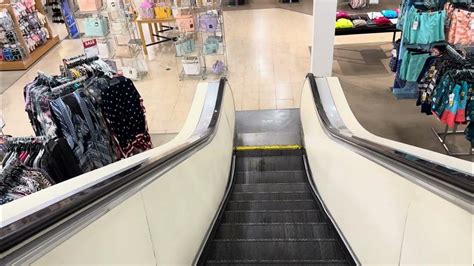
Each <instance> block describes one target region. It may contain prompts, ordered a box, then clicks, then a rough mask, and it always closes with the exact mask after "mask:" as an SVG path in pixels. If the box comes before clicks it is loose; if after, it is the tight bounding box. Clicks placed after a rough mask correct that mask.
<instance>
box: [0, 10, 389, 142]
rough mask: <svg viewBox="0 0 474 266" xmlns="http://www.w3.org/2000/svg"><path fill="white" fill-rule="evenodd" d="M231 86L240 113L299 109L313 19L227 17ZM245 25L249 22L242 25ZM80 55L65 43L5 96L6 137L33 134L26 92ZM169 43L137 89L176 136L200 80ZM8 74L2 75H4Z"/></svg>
mask: <svg viewBox="0 0 474 266" xmlns="http://www.w3.org/2000/svg"><path fill="white" fill-rule="evenodd" d="M224 17H225V25H226V33H227V39H226V41H227V52H228V62H229V69H230V72H229V77H228V78H229V83H230V85H231V87H232V90H233V93H234V97H235V104H236V109H237V110H265V109H286V108H298V107H299V105H300V94H301V90H302V86H303V82H304V77H305V75H306V73H308V72H309V71H310V53H309V46H310V45H311V25H312V24H311V23H312V18H311V16H308V15H305V14H301V13H297V12H292V11H288V10H284V9H280V8H273V9H258V10H244V11H232V12H225V13H224ZM244 22H245V23H244ZM380 38H383V39H388V40H390V38H391V35H390V34H389V35H384V34H374V35H370V36H341V37H338V38H336V43H352V42H360V41H364V42H368V41H376V40H379V39H380ZM80 51H82V43H81V41H80V40H64V41H62V42H61V43H60V44H59V45H58V46H56V47H55V48H53V49H52V50H51V51H50V52H49V53H48V54H47V55H45V56H44V57H43V58H42V59H41V60H40V61H39V62H38V63H37V64H35V65H34V66H33V67H31V69H29V70H28V71H27V72H26V74H25V75H23V76H21V77H20V78H19V79H18V80H17V81H16V82H15V83H14V84H13V85H12V86H11V87H10V88H9V89H7V90H6V91H5V92H4V93H3V115H4V118H5V121H6V123H7V125H6V128H5V133H7V134H10V135H15V136H27V135H30V134H32V133H33V132H32V129H31V125H30V124H29V120H28V118H27V114H26V112H24V111H23V109H24V101H23V88H24V86H25V85H26V84H28V83H29V82H31V81H33V79H34V78H35V77H36V75H37V73H38V71H39V70H41V71H43V72H46V73H59V65H60V64H61V60H62V59H63V58H67V57H71V56H74V55H77V54H79V53H80ZM174 55H175V51H174V48H173V46H172V45H171V44H170V43H164V44H163V45H160V46H153V47H152V48H150V50H149V56H148V59H147V62H148V67H149V73H148V75H147V76H146V78H145V79H144V80H141V81H136V82H134V83H135V86H137V89H138V90H139V92H140V94H141V96H142V97H143V99H144V104H145V107H146V111H147V114H146V115H147V121H148V126H149V129H150V130H149V131H150V133H152V134H155V133H156V134H163V133H176V132H179V131H180V129H181V127H182V126H183V124H184V121H185V119H186V117H187V114H188V112H189V110H190V107H191V102H192V100H193V97H194V92H195V89H196V84H197V83H198V80H186V81H179V80H178V70H177V66H176V60H175V56H174ZM4 73H5V72H2V74H4Z"/></svg>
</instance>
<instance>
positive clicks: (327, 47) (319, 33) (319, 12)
mask: <svg viewBox="0 0 474 266" xmlns="http://www.w3.org/2000/svg"><path fill="white" fill-rule="evenodd" d="M336 10H337V0H314V1H313V46H312V49H311V72H312V73H313V74H314V75H315V76H316V77H330V76H331V75H332V61H333V56H334V39H335V34H334V31H335V22H336Z"/></svg>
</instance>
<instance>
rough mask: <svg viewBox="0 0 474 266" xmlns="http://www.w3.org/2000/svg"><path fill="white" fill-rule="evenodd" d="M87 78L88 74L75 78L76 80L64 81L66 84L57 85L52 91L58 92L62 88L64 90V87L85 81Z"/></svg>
mask: <svg viewBox="0 0 474 266" xmlns="http://www.w3.org/2000/svg"><path fill="white" fill-rule="evenodd" d="M86 80H87V77H86V76H82V77H79V78H77V79H75V80H72V81H69V82H66V83H64V84H62V85H59V86H57V87H54V88H52V89H51V92H52V93H57V92H59V91H60V90H62V89H64V88H67V87H69V86H71V85H74V84H76V83H80V82H83V81H86Z"/></svg>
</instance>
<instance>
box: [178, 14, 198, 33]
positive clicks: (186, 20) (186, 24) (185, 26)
mask: <svg viewBox="0 0 474 266" xmlns="http://www.w3.org/2000/svg"><path fill="white" fill-rule="evenodd" d="M176 25H178V29H179V30H180V31H183V32H194V17H193V15H184V16H180V17H177V18H176Z"/></svg>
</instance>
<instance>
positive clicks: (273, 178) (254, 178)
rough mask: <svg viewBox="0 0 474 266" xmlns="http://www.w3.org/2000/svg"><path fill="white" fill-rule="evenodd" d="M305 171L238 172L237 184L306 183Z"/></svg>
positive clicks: (236, 174)
mask: <svg viewBox="0 0 474 266" xmlns="http://www.w3.org/2000/svg"><path fill="white" fill-rule="evenodd" d="M305 181H306V178H305V172H303V171H266V172H259V171H251V172H236V173H235V183H236V184H258V183H301V182H305Z"/></svg>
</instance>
